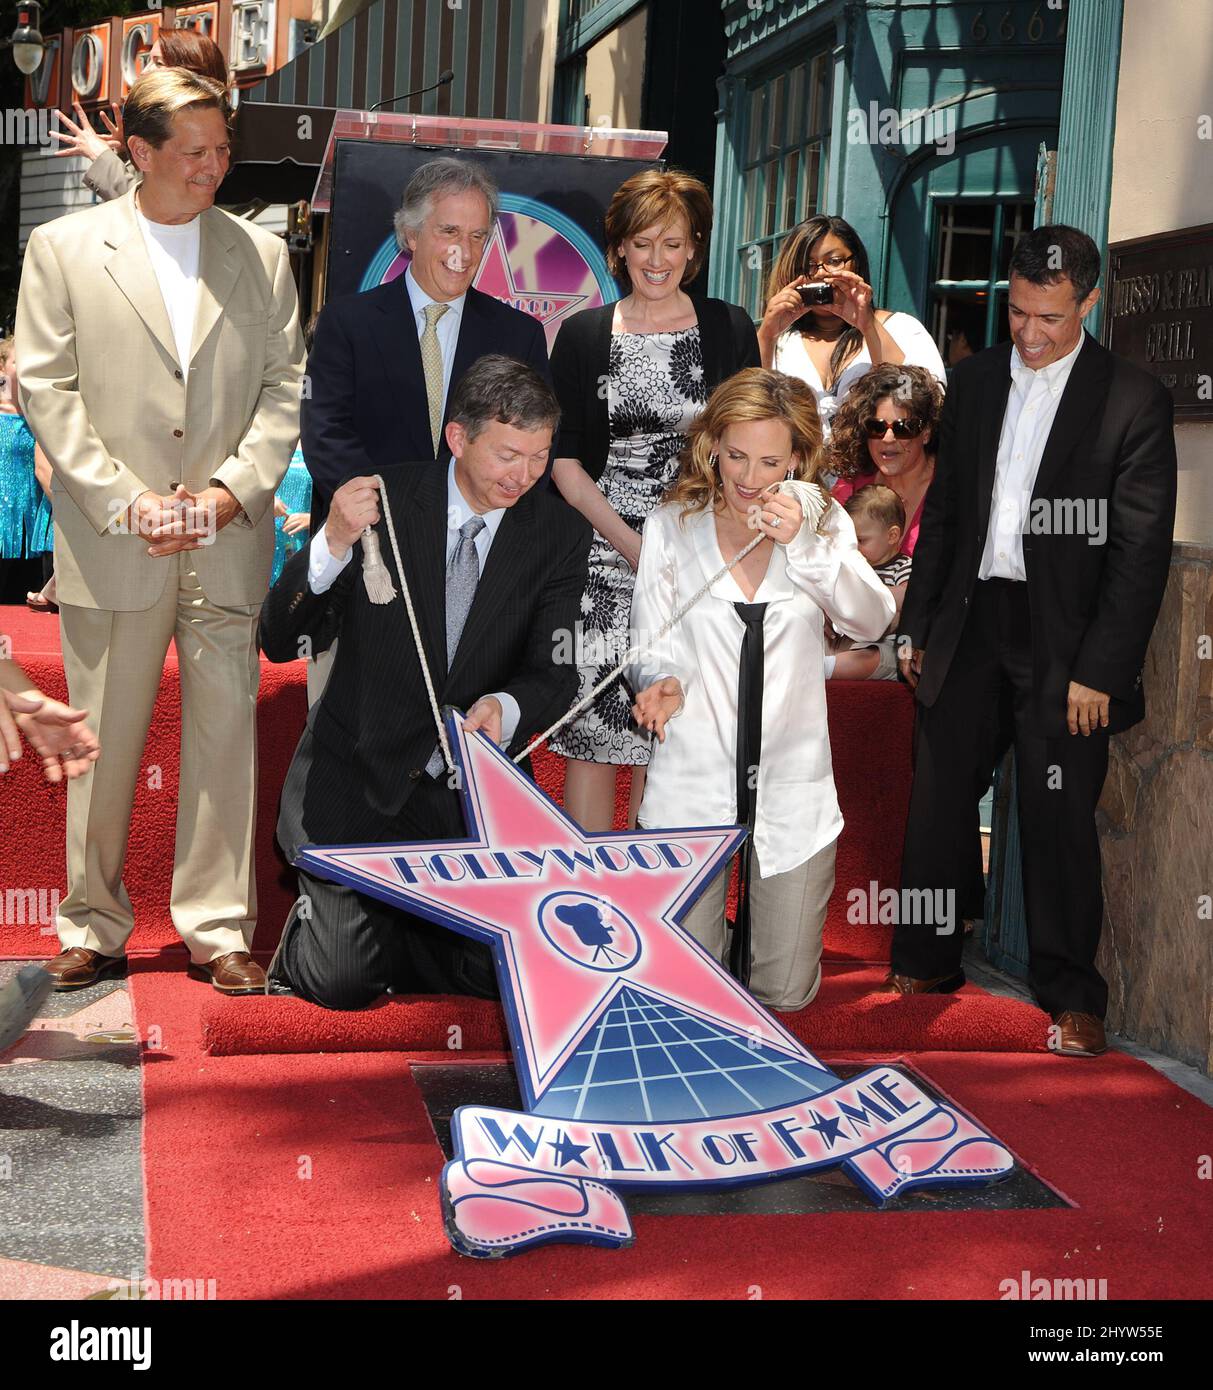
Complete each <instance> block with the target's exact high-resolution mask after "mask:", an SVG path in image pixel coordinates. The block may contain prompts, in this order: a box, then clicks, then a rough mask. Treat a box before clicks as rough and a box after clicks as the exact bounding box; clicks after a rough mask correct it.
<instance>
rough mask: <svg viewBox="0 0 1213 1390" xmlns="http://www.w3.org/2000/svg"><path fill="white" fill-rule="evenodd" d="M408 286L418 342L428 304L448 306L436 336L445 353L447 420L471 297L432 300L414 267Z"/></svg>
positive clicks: (406, 281)
mask: <svg viewBox="0 0 1213 1390" xmlns="http://www.w3.org/2000/svg"><path fill="white" fill-rule="evenodd" d="M404 284H405V288H406V289H407V290H408V293H409V303H410V304H411V305H412V306H413V318H414V320H415V321H416V324H417V341H418V342H420V341H421V335H422V334H423V333H424V332H425V307H426V305H427V304H438V303H444V304H446V313H445V314H443V316H442V317H441V318H440V319H439V320H438V326H437V327H436V328H435V329H434V332H435V333H437V335H438V346H439V348H441V350H442V412H441V413H442V416H443V418H445V417H446V398H447V396H448V395H449V394H450V390H451V371H452V369H453V368H454V366H455V348H456V347H457V346H458V344H459V325H460V324H461V323H462V322H463V306H464V304H465V302H466V301H467V295H466V294H461V295H460V296H459V298H458V299H451V300H437V299H431V298H430V297H429V295H428V294H426V292H425V291H424V290H423V289H422V288H421V286H420V285H419V284H418V283H417V281H416V280H415V279H414V277H413V267H412V266H411V265H410V266H409V268H408V269H407V270H406V271H405V272H404Z"/></svg>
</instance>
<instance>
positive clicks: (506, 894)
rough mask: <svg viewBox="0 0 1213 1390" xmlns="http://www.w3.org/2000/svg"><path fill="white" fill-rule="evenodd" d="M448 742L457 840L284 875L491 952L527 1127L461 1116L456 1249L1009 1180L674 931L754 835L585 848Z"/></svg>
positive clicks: (953, 1122)
mask: <svg viewBox="0 0 1213 1390" xmlns="http://www.w3.org/2000/svg"><path fill="white" fill-rule="evenodd" d="M446 722H447V731H448V735H449V738H450V743H451V747H452V751H453V753H454V757H455V762H456V766H457V770H458V774H459V785H460V786H461V788H462V794H463V801H464V812H465V816H466V820H467V826H468V838H467V839H466V840H459V841H447V842H430V843H411V844H395V845H346V846H334V847H325V848H320V847H309V848H306V849H304V850H302V851H301V852H300V854H299V856H298V858H297V860H296V863H297V865H298V867H299V868H301V869H304V870H306V871H307V872H308V873H311V874H314V875H316V876H318V877H320V878H325V879H330V880H333V881H335V882H338V883H343V884H346V885H348V886H349V887H351V888H355V889H357V890H358V891H359V892H362V893H366V894H369V895H370V896H372V897H375V898H378V899H380V900H381V901H383V902H386V903H389V904H391V905H393V906H395V907H398V908H402V909H404V910H406V911H408V912H411V913H415V914H416V915H417V916H419V917H424V918H426V919H427V920H429V921H431V922H436V923H438V924H439V925H440V926H444V927H449V928H451V929H452V930H454V931H457V932H460V933H462V934H463V935H465V936H470V937H473V938H474V939H475V940H477V941H482V942H485V943H487V944H488V945H490V946H491V947H492V950H493V957H494V961H495V964H496V969H497V978H498V983H499V985H500V988H501V996H502V1005H503V1008H504V1010H505V1016H506V1021H507V1024H508V1027H509V1033H510V1039H511V1043H512V1047H513V1053H514V1062H515V1067H516V1070H517V1073H518V1082H519V1088H520V1090H521V1093H522V1097H523V1103H524V1106H525V1110H526V1113H525V1114H517V1113H512V1112H510V1111H506V1110H500V1109H496V1108H491V1107H486V1106H462V1107H461V1108H460V1109H459V1110H457V1111H456V1113H455V1116H454V1119H453V1125H452V1133H453V1137H454V1141H455V1158H454V1159H453V1160H452V1161H451V1162H450V1163H448V1164H447V1165H446V1167H445V1168H444V1169H443V1173H442V1199H443V1206H444V1212H445V1216H446V1223H447V1232H448V1235H449V1237H450V1240H451V1243H452V1245H454V1247H455V1249H456V1250H459V1251H460V1252H462V1253H464V1254H468V1255H477V1256H491V1255H503V1254H512V1253H514V1252H515V1251H518V1250H521V1249H524V1248H526V1247H528V1246H533V1245H539V1244H543V1243H545V1242H548V1241H582V1242H589V1243H591V1244H596V1245H607V1246H618V1245H624V1244H628V1243H629V1242H630V1241H631V1239H632V1235H631V1227H630V1225H629V1222H628V1217H627V1212H626V1210H625V1208H624V1205H623V1202H622V1200H621V1198H620V1196H619V1192H620V1191H627V1190H635V1189H646V1188H647V1189H666V1190H668V1189H672V1188H679V1187H686V1186H690V1185H695V1184H707V1185H711V1186H716V1187H724V1186H731V1185H734V1184H748V1183H754V1182H760V1181H764V1180H771V1179H775V1178H781V1177H782V1178H786V1177H794V1176H799V1175H801V1174H804V1173H806V1172H810V1171H812V1170H815V1169H821V1168H827V1167H832V1166H835V1165H838V1164H841V1165H842V1166H843V1167H844V1169H845V1170H846V1171H847V1172H848V1173H849V1175H850V1176H851V1177H852V1178H853V1179H854V1180H855V1181H856V1182H857V1183H858V1184H859V1185H860V1186H861V1187H862V1188H863V1189H864V1190H865V1191H866V1192H867V1193H868V1194H869V1196H870V1197H871V1198H872V1199H873V1200H874V1201H876V1202H877V1203H884V1202H886V1201H888V1200H889V1199H890V1198H892V1197H893V1196H894V1195H895V1194H897V1193H899V1192H905V1191H907V1190H909V1189H911V1188H915V1187H935V1186H957V1185H962V1184H969V1183H982V1184H985V1183H990V1182H997V1181H1000V1180H1002V1179H1004V1178H1006V1177H1009V1176H1010V1174H1011V1172H1012V1170H1013V1168H1014V1162H1013V1159H1012V1157H1011V1155H1010V1153H1009V1152H1008V1151H1007V1150H1006V1149H1005V1148H1004V1147H1003V1146H1002V1145H1001V1144H1000V1143H998V1141H997V1140H995V1139H993V1138H991V1136H990V1135H988V1134H986V1133H985V1132H984V1131H983V1130H981V1129H980V1128H979V1127H978V1126H977V1125H976V1124H974V1123H973V1121H972V1120H970V1119H969V1118H968V1117H967V1116H965V1115H962V1114H961V1113H959V1112H958V1111H956V1110H953V1109H952V1108H950V1107H948V1106H945V1105H941V1104H940V1103H939V1102H937V1101H936V1100H934V1099H933V1098H932V1097H930V1096H928V1095H927V1094H926V1093H925V1092H924V1091H922V1090H921V1089H920V1088H919V1087H918V1086H917V1085H915V1083H914V1082H913V1081H912V1080H910V1079H909V1078H908V1077H907V1076H905V1075H904V1074H903V1073H900V1072H898V1071H896V1070H894V1069H893V1068H892V1067H888V1066H884V1065H879V1066H874V1067H871V1068H869V1069H868V1070H866V1071H864V1072H862V1073H860V1074H859V1075H858V1076H855V1077H852V1078H851V1079H850V1080H848V1081H845V1082H844V1081H841V1080H840V1079H839V1078H838V1077H837V1076H835V1075H834V1073H833V1072H831V1071H829V1070H828V1069H827V1068H826V1067H825V1066H824V1065H823V1064H822V1063H821V1062H819V1061H818V1060H817V1058H816V1057H814V1056H813V1055H812V1054H811V1053H810V1052H808V1051H807V1050H806V1049H805V1047H804V1046H803V1045H802V1044H801V1043H799V1042H798V1041H797V1040H796V1039H795V1038H794V1037H793V1036H792V1035H791V1034H790V1033H789V1032H787V1030H786V1029H784V1028H783V1027H782V1026H781V1025H780V1023H779V1022H778V1021H777V1020H776V1019H775V1018H774V1017H773V1016H772V1015H771V1014H770V1013H768V1012H767V1010H766V1009H764V1008H763V1007H762V1006H761V1005H760V1004H758V1003H757V1002H756V1000H754V998H753V997H752V996H751V995H750V994H749V993H748V992H747V991H746V990H745V989H744V988H743V987H742V986H741V985H740V984H739V983H738V982H737V981H736V980H735V979H733V978H732V976H730V975H729V974H728V973H727V972H726V971H725V970H724V969H723V968H722V967H721V966H720V964H718V963H717V962H716V961H714V960H713V959H712V958H711V957H710V956H709V955H708V954H707V953H706V952H705V951H704V950H703V949H702V948H701V947H700V946H699V945H698V943H697V942H695V941H694V939H693V938H692V937H691V936H690V935H689V934H688V933H687V932H686V931H684V930H683V929H682V927H681V926H680V925H679V923H680V922H681V921H682V919H683V918H684V917H685V915H686V913H687V911H688V909H689V908H690V907H691V905H692V904H693V903H694V902H695V900H696V899H697V898H698V897H699V895H700V894H701V893H702V892H703V891H704V889H705V888H706V887H707V886H708V884H709V883H710V882H711V880H712V879H713V878H714V877H715V876H716V875H717V874H718V873H720V872H721V871H722V870H723V869H724V867H725V865H726V864H727V863H728V862H729V859H730V858H731V856H732V855H733V853H734V852H735V851H736V850H737V848H738V846H739V845H740V843H741V842H742V840H743V839H744V838H745V833H746V832H745V830H744V829H740V828H738V827H736V826H724V827H720V826H717V827H710V828H700V829H687V830H650V831H622V832H614V831H612V832H607V833H602V834H589V833H587V832H585V831H583V830H582V829H581V828H580V827H579V826H578V825H577V824H576V823H575V822H574V821H572V820H571V819H570V818H569V817H568V816H567V815H565V813H564V812H563V811H562V810H561V808H560V807H559V806H557V805H556V804H555V802H553V801H551V800H550V799H549V798H548V797H547V796H546V795H545V794H544V793H543V792H542V791H541V790H540V789H539V788H538V787H537V786H536V785H535V783H534V782H532V781H531V780H530V778H528V777H527V776H526V775H525V773H523V772H522V771H521V770H520V769H519V768H517V767H516V766H515V765H514V764H513V763H512V762H510V760H509V759H508V758H507V757H506V756H505V754H504V753H502V751H501V750H500V749H498V748H497V747H496V746H495V745H494V744H493V743H491V742H490V741H489V740H488V739H486V738H485V737H484V736H483V735H482V734H479V733H477V734H473V735H468V734H466V733H465V732H464V730H463V721H462V718H461V717H459V716H458V715H455V714H453V713H449V712H448V715H447V721H446ZM401 929H402V930H408V927H407V925H404V924H402V927H401Z"/></svg>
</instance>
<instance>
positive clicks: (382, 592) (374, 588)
mask: <svg viewBox="0 0 1213 1390" xmlns="http://www.w3.org/2000/svg"><path fill="white" fill-rule="evenodd" d="M375 481H376V482H377V483H378V484H379V503H380V506H381V507H382V508H383V524H384V526H386V527H387V535H388V540H389V541H391V543H392V558H393V559H394V560H395V561H396V573H397V574H398V575H399V576H400V586H401V588H402V589H403V590H404V606H405V608H406V609H408V615H409V625H410V626H411V627H412V629H413V641H414V642H415V643H416V644H417V660H418V661H420V662H421V674H422V676H423V677H424V679H425V693H426V694H427V695H428V696H429V699H430V712H431V713H432V714H433V716H434V727H435V728H436V729H437V730H438V746H439V748H441V749H442V760H443V762H444V763H445V764H446V770H447V772H448V774H449V773H452V772H454V771H455V760H454V758H453V757H452V756H451V745H450V743H449V741H448V740H447V736H446V725H445V724H444V723H443V722H442V711H441V710H440V709H439V708H438V696H437V693H436V692H435V690H434V681H433V678H432V677H431V675H430V667H429V663H428V662H427V661H426V659H425V647H424V646H423V645H422V642H421V628H420V626H419V624H418V622H417V613H416V610H415V609H414V608H413V596H412V594H411V593H410V592H409V581H408V576H407V575H406V574H405V572H404V561H403V560H401V558H400V543H399V542H398V541H397V540H396V528H395V526H393V525H392V505H391V503H390V502H389V501H388V500H387V488H386V487H385V486H384V484H383V479H382V478H381V477H380V476H379V474H378V473H376V474H375ZM362 582H363V583H364V584H365V585H366V596H367V598H368V599H369V600H370V601H371V603H379V604H382V603H391V601H392V600H393V599H394V598H395V597H396V588H395V586H394V585H393V583H392V576H391V574H390V573H389V572H388V567H387V566H386V565H385V564H384V563H383V555H382V554H381V553H380V550H379V537H378V536H377V535H376V534H375V532H374V531H373V530H372V528H371V527H369V526H368V527H366V529H365V530H364V531H363V533H362Z"/></svg>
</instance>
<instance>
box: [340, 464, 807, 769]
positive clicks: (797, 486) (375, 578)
mask: <svg viewBox="0 0 1213 1390" xmlns="http://www.w3.org/2000/svg"><path fill="white" fill-rule="evenodd" d="M375 480H376V482H378V484H379V500H380V502H381V504H382V507H383V523H384V526H385V527H386V528H387V534H388V540H390V541H391V543H392V557H393V559H394V560H395V561H396V573H397V574H398V575H399V576H400V583H401V586H402V588H403V589H404V606H405V608H407V609H408V615H409V623H410V625H411V626H412V629H413V641H414V642H415V643H416V644H417V656H418V659H419V660H420V662H421V674H422V675H423V677H424V678H425V689H426V694H427V695H428V696H429V700H430V711H431V713H432V714H433V716H434V725H435V727H436V728H437V730H438V744H439V747H440V748H441V749H442V757H443V760H444V761H445V763H446V766H447V770H448V771H451V772H453V771H454V768H455V764H454V760H453V759H452V757H451V748H450V743H449V742H448V740H447V736H446V725H445V724H443V722H442V713H441V711H440V710H439V708H438V696H437V695H436V693H435V691H434V682H433V680H432V679H431V677H430V668H429V666H428V664H427V663H426V659H425V648H424V647H423V646H422V644H421V629H420V627H419V626H418V623H417V614H416V612H415V611H414V609H413V599H412V595H411V594H410V593H409V583H408V579H407V577H406V576H405V573H404V564H403V563H402V561H401V559H400V546H399V544H398V542H397V540H396V528H395V527H394V526H393V525H392V509H391V506H390V505H389V503H388V500H387V489H386V488H385V487H384V485H383V479H382V478H381V477H379V476H378V475H376V479H375ZM777 488H778V490H779V491H780V492H790V493H791V494H792V495H793V496H794V497H795V498H796V499H797V501H798V502H799V503H800V507H801V510H802V511H803V513H804V520H805V523H807V524H808V525H809V526H811V527H812V529H813V530H814V531H816V530H818V529H819V528H820V526H821V519H822V517H823V516H824V515H825V513H826V509H827V508H828V506H829V498H828V497H827V496H826V494H825V492H824V491H823V490H822V488H821V487H820V485H819V484H817V483H806V482H803V481H802V480H801V479H799V478H788V479H785V480H784V481H783V482H781V483H779V484H777ZM766 539H767V537H766V536H765V535H763V534H762V532H759V533H758V535H756V536H755V537H754V539H753V540H752V541H750V543H749V544H748V545H746V546H744V547H743V548H742V549H741V550H739V551H738V552H737V554H736V555H734V556H733V558H732V559H731V560H730V561H729V562H728V564H726V565H723V566H722V567H721V568H720V569H719V570H717V571H716V573H715V574H714V575H713V576H712V577H711V579H709V580H708V581H707V583H706V584H704V585H702V586H701V587H700V588H699V589H697V590H696V591H695V593H693V594H692V595H691V597H690V598H689V599H687V601H686V603H684V604H683V605H682V607H681V608H679V609H678V610H677V611H676V612H675V613H673V614H671V616H670V617H669V618H668V619H667V620H666V622H665V623H663V624H662V626H661V628H660V629H659V630H658V632H657V633H656V634H655V636H653V637H652V638H651V639H650V640H649V641H648V642H643V643H638V644H637V645H636V646H634V647H630V648H629V649H628V651H627V652H626V654H625V655H624V658H623V660H622V661H621V662H620V663H619V665H618V666H616V667H615V669H614V670H613V671H612V672H611V673H610V674H609V675H607V676H605V677H604V678H603V679H602V680H600V681H599V682H598V684H597V685H596V686H595V687H594V688H593V690H591V691H590V692H589V694H588V695H586V696H585V697H584V698H583V699H581V700H578V702H577V703H576V704H575V705H574V706H573V707H572V709H570V710H569V711H568V712H567V713H566V714H564V715H563V716H562V717H561V718H560V719H558V720H557V721H556V723H555V724H553V725H552V726H551V727H550V728H548V729H545V730H544V731H543V733H541V734H539V735H537V736H536V737H535V738H533V739H532V740H531V742H530V743H529V744H527V746H526V747H525V748H524V749H523V750H522V752H521V753H519V754H518V756H517V757H516V758H515V759H514V762H515V763H521V762H522V761H523V760H524V759H526V758H528V757H530V755H531V754H532V753H533V752H534V751H535V749H536V748H538V747H539V745H540V744H541V743H543V742H544V741H545V740H546V739H549V738H551V736H552V735H553V734H555V733H558V732H559V731H560V730H561V729H563V728H564V726H565V725H566V724H569V723H571V722H572V721H573V720H574V719H576V718H577V716H578V715H579V714H581V713H582V711H583V710H586V709H588V708H589V707H590V705H592V704H593V703H594V701H595V700H596V699H597V698H598V696H599V695H601V694H602V692H603V691H604V690H605V689H606V688H607V686H608V685H610V684H611V682H612V681H615V680H618V679H619V677H620V676H621V675H622V674H623V673H624V671H625V670H626V669H627V668H628V667H629V666H630V665H631V664H632V662H634V661H635V660H636V658H637V657H638V656H640V654H641V653H642V652H645V651H647V650H648V649H649V648H650V647H653V646H656V645H657V643H658V642H660V641H661V640H662V639H663V638H664V637H665V636H666V634H667V633H668V632H669V631H670V630H671V629H672V628H673V627H674V626H675V624H676V623H680V622H681V621H682V619H683V618H685V617H686V615H687V614H688V613H689V612H690V611H691V609H692V608H694V606H695V605H696V604H697V603H698V602H699V600H700V599H701V598H703V596H704V595H705V594H706V593H707V592H708V591H709V590H710V589H711V588H712V586H713V585H714V584H717V583H719V581H720V580H721V579H723V578H724V576H725V575H726V574H728V573H729V571H730V570H732V569H733V567H734V566H735V565H738V564H740V563H741V561H742V560H744V559H745V557H746V556H747V555H748V554H749V553H750V552H751V551H752V550H753V549H754V548H755V546H758V545H760V544H761V543H762V542H763V541H764V540H766ZM362 579H363V583H364V584H365V585H366V596H367V598H368V599H369V600H370V601H371V603H376V604H384V603H391V601H392V600H393V599H394V598H395V597H396V589H395V586H394V585H393V584H392V576H391V574H390V573H389V572H388V568H387V566H386V565H385V564H384V563H383V556H382V554H381V553H380V550H379V537H378V536H376V534H375V532H374V531H373V530H372V528H371V527H369V526H368V527H367V528H366V529H365V530H364V531H363V533H362Z"/></svg>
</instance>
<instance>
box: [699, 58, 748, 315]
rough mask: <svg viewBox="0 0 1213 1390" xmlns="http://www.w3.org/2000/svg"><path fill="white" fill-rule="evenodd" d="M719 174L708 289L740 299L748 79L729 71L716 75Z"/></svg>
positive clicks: (717, 295) (714, 294)
mask: <svg viewBox="0 0 1213 1390" xmlns="http://www.w3.org/2000/svg"><path fill="white" fill-rule="evenodd" d="M716 92H717V96H718V104H717V111H716V177H715V181H714V184H713V190H712V195H713V204H714V206H713V218H712V254H711V263H710V266H709V270H708V285H707V292H708V294H709V295H711V296H712V297H713V298H714V299H727V300H728V301H729V303H731V304H733V303H736V300H737V279H738V276H737V258H736V256H735V255H734V254H733V249H734V247H735V246H736V245H737V243H738V242H739V241H740V239H741V220H742V215H743V212H744V208H743V204H744V201H745V199H744V197H743V196H742V195H743V190H742V186H741V168H740V161H739V157H738V151H737V138H738V137H737V132H738V124H739V122H740V119H741V116H740V112H741V105H742V101H743V99H744V94H745V83H744V81H743V80H742V79H740V78H738V77H733V76H731V75H726V76H724V77H718V78H717V79H716Z"/></svg>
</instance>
